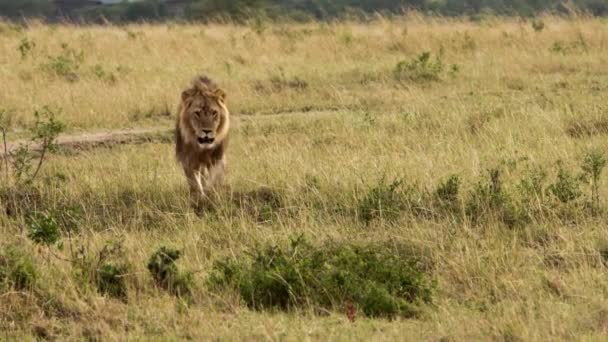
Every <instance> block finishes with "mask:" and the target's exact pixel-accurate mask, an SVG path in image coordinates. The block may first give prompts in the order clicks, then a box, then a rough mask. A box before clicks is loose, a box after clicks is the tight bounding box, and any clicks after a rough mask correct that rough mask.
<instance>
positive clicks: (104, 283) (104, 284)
mask: <svg viewBox="0 0 608 342" xmlns="http://www.w3.org/2000/svg"><path fill="white" fill-rule="evenodd" d="M127 273H128V269H127V267H126V266H125V265H116V264H113V263H109V262H108V263H104V264H103V265H102V266H101V267H100V268H99V269H98V270H97V278H96V282H95V285H96V286H97V289H98V290H99V292H101V293H103V294H107V295H109V296H111V297H114V298H119V299H123V300H126V298H127V285H126V282H125V277H124V275H125V274H127Z"/></svg>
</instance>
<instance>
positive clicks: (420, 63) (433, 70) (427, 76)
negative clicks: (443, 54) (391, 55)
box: [393, 52, 444, 82]
mask: <svg viewBox="0 0 608 342" xmlns="http://www.w3.org/2000/svg"><path fill="white" fill-rule="evenodd" d="M443 69H444V65H443V62H442V61H441V59H440V58H439V57H438V58H435V61H432V60H431V53H430V52H423V53H422V54H420V55H419V56H418V57H416V58H414V59H412V60H409V61H401V62H399V63H397V65H396V66H395V69H394V70H393V75H394V77H395V79H396V80H398V81H413V82H428V81H439V80H440V79H441V73H442V72H443Z"/></svg>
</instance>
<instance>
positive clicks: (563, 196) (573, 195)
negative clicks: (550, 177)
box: [547, 164, 582, 203]
mask: <svg viewBox="0 0 608 342" xmlns="http://www.w3.org/2000/svg"><path fill="white" fill-rule="evenodd" d="M547 191H548V192H549V193H550V194H552V195H553V196H555V198H557V199H558V200H559V201H560V202H562V203H568V202H572V201H574V200H576V199H578V198H579V197H581V195H582V192H581V190H580V179H579V178H578V177H575V176H573V175H572V174H571V173H569V172H568V171H566V170H564V169H563V167H562V166H561V164H560V165H559V169H558V172H557V179H556V180H555V183H553V184H551V185H549V187H548V188H547Z"/></svg>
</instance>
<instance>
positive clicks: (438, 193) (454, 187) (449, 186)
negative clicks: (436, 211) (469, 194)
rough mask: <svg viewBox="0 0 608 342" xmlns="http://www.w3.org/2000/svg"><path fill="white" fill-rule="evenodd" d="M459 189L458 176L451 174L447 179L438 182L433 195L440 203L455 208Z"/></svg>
mask: <svg viewBox="0 0 608 342" xmlns="http://www.w3.org/2000/svg"><path fill="white" fill-rule="evenodd" d="M459 191H460V177H459V176H458V175H451V176H450V177H448V179H446V180H445V181H443V182H441V183H439V185H438V186H437V189H436V190H435V197H436V198H437V199H438V200H439V202H440V204H441V205H443V206H449V207H452V208H457V207H458V200H459Z"/></svg>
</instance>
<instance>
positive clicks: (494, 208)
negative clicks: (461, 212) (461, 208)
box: [465, 168, 527, 227]
mask: <svg viewBox="0 0 608 342" xmlns="http://www.w3.org/2000/svg"><path fill="white" fill-rule="evenodd" d="M465 212H466V214H467V217H468V218H469V219H470V220H471V221H472V222H473V223H479V222H483V221H484V220H488V219H495V220H498V221H501V222H503V223H505V224H506V225H507V226H509V227H513V226H517V225H522V224H524V223H525V222H526V219H527V218H526V216H525V215H522V213H521V210H520V208H519V207H518V206H517V205H516V204H515V203H514V201H513V200H512V199H511V196H509V194H508V193H507V192H506V191H505V189H504V187H503V182H502V179H501V171H500V169H497V168H493V169H489V170H488V177H487V178H484V179H482V180H480V181H479V182H478V183H477V184H476V185H475V186H474V187H473V189H472V191H471V192H470V194H469V197H468V199H467V202H466V204H465Z"/></svg>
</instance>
